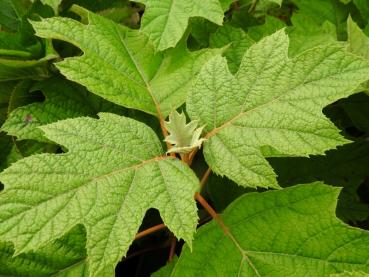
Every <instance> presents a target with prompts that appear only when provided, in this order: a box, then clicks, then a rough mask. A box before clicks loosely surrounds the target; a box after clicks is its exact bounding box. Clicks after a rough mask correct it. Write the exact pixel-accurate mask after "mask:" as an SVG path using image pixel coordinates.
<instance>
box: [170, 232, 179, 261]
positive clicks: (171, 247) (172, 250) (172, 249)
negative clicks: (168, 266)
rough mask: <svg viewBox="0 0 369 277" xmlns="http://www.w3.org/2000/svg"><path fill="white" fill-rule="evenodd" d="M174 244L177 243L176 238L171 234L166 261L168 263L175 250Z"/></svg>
mask: <svg viewBox="0 0 369 277" xmlns="http://www.w3.org/2000/svg"><path fill="white" fill-rule="evenodd" d="M176 245H177V238H176V237H175V236H174V235H173V234H172V239H171V242H170V250H169V257H168V263H170V262H171V261H172V260H173V257H174V254H175V250H176Z"/></svg>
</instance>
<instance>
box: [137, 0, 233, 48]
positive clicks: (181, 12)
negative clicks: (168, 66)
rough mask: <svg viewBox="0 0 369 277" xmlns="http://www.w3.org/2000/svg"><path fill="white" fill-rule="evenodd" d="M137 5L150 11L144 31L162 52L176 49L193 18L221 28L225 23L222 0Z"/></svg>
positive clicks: (169, 0) (148, 1)
mask: <svg viewBox="0 0 369 277" xmlns="http://www.w3.org/2000/svg"><path fill="white" fill-rule="evenodd" d="M138 2H140V3H142V4H144V5H145V6H146V11H147V12H145V15H144V16H143V18H142V31H143V32H145V33H146V34H148V37H149V38H150V40H151V41H152V43H153V45H154V46H155V48H156V49H157V50H159V51H163V50H165V49H167V48H169V47H174V46H176V44H177V43H178V42H179V40H180V39H181V37H182V36H183V34H184V33H185V30H186V27H187V24H188V20H189V18H190V17H195V16H199V17H204V18H206V19H208V20H210V21H212V22H214V23H216V24H219V25H221V24H222V21H223V11H222V6H221V5H220V3H219V0H203V1H196V0H188V1H175V0H139V1H138ZM223 2H224V1H223ZM228 2H229V1H228Z"/></svg>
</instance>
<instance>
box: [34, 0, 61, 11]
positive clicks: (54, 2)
mask: <svg viewBox="0 0 369 277" xmlns="http://www.w3.org/2000/svg"><path fill="white" fill-rule="evenodd" d="M31 1H33V2H34V1H35V0H31ZM40 1H41V3H42V4H44V5H48V6H50V7H52V8H53V10H54V11H55V14H58V7H59V5H60V3H61V2H62V0H40Z"/></svg>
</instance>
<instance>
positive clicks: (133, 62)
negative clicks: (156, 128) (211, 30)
mask: <svg viewBox="0 0 369 277" xmlns="http://www.w3.org/2000/svg"><path fill="white" fill-rule="evenodd" d="M74 10H76V11H78V12H79V13H80V14H83V15H84V16H85V17H87V18H88V21H89V23H88V25H84V24H82V23H80V22H78V21H75V20H72V19H70V18H62V17H53V18H48V19H44V20H42V21H40V22H33V23H32V24H33V26H34V28H35V30H36V34H37V35H38V36H41V37H44V38H54V39H60V40H64V41H67V42H70V43H72V44H74V45H76V46H77V47H79V48H81V50H82V51H83V52H84V55H82V56H80V57H72V58H67V59H65V60H64V61H62V62H59V63H57V64H56V66H57V67H58V68H59V69H60V71H61V73H62V74H64V75H65V76H66V77H67V78H68V79H70V80H73V81H75V82H78V83H80V84H82V85H84V86H86V87H87V88H88V89H89V90H90V91H91V92H93V93H95V94H97V95H99V96H101V97H103V98H105V99H107V100H109V101H112V102H114V103H116V104H119V105H122V106H125V107H128V108H134V109H138V110H142V111H145V112H147V113H150V114H154V115H157V116H160V113H162V115H164V116H166V115H168V114H169V112H170V111H171V110H172V109H175V108H177V107H179V106H180V105H182V104H183V103H184V101H185V99H186V95H187V91H188V90H189V87H190V84H191V81H192V78H193V76H194V75H195V74H196V73H197V72H198V71H199V70H200V68H201V67H202V65H203V64H204V63H205V62H206V61H207V60H208V59H209V58H210V57H212V56H213V55H215V54H216V53H219V52H220V51H221V50H218V49H213V50H201V51H196V52H189V51H188V50H187V49H186V47H185V45H184V44H183V45H182V44H181V45H179V46H178V47H177V48H175V49H172V50H171V51H167V52H166V53H156V52H155V49H154V47H153V46H152V44H151V43H150V42H149V40H148V38H147V37H146V36H145V35H143V34H142V33H140V32H139V31H137V30H130V29H128V28H127V27H124V26H122V25H119V24H116V23H114V22H113V21H110V20H108V19H106V18H104V17H101V16H98V15H96V14H94V13H91V12H89V11H87V10H85V9H83V8H80V7H78V6H75V7H74Z"/></svg>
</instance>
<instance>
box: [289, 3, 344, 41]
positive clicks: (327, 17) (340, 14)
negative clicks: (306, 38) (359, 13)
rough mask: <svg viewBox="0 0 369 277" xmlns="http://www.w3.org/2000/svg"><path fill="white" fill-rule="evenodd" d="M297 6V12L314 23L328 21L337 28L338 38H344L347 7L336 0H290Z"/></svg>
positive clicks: (320, 23)
mask: <svg viewBox="0 0 369 277" xmlns="http://www.w3.org/2000/svg"><path fill="white" fill-rule="evenodd" d="M292 2H293V3H295V4H296V5H297V7H298V13H301V14H303V15H304V16H305V17H308V18H309V19H310V20H311V21H313V22H315V24H316V25H320V26H321V25H322V24H323V23H324V22H325V21H329V22H331V23H332V24H334V25H335V26H336V28H337V34H338V38H339V39H343V38H345V35H346V34H345V33H346V31H345V30H346V19H347V17H348V14H349V9H347V8H346V6H345V5H344V4H342V3H340V2H338V1H336V0H292Z"/></svg>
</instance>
